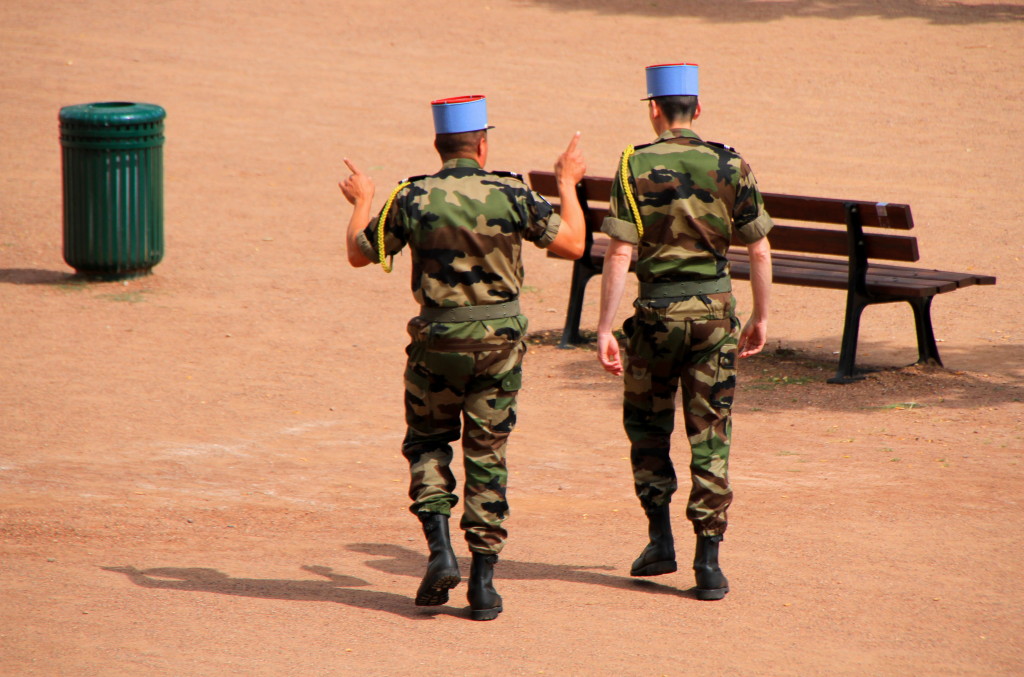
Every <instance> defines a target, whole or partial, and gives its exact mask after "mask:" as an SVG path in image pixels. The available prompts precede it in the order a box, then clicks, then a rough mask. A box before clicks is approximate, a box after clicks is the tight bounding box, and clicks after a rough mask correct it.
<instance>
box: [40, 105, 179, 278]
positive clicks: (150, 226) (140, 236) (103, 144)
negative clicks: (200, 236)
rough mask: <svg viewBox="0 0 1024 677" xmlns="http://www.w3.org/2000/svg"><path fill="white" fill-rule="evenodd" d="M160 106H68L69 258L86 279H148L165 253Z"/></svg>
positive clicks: (64, 148)
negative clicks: (141, 276) (148, 275)
mask: <svg viewBox="0 0 1024 677" xmlns="http://www.w3.org/2000/svg"><path fill="white" fill-rule="evenodd" d="M165 117H166V112H165V111H164V109H163V108H161V107H160V106H156V105H153V104H147V103H128V102H122V101H111V102H105V103H88V104H82V105H77V106H65V107H64V108H61V109H60V143H61V152H62V165H63V182H64V260H65V261H67V263H68V265H69V266H71V267H72V268H74V269H75V270H76V271H78V272H79V273H80V274H82V275H86V276H88V277H97V278H103V279H118V278H125V277H134V276H137V275H145V274H146V273H148V272H150V270H151V269H152V268H153V266H155V265H156V264H157V263H159V262H160V260H161V259H162V258H163V255H164V196H163V145H164V118H165Z"/></svg>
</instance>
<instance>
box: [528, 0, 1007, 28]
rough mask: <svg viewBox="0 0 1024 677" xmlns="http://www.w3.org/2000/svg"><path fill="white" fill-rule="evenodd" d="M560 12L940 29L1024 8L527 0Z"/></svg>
mask: <svg viewBox="0 0 1024 677" xmlns="http://www.w3.org/2000/svg"><path fill="white" fill-rule="evenodd" d="M532 2H533V3H534V4H538V5H549V6H550V7H551V8H552V9H554V10H559V11H590V12H597V13H599V14H634V15H642V16H653V17H663V18H665V19H679V18H685V17H689V18H695V19H702V20H704V21H710V22H721V23H740V22H751V21H762V22H763V21H778V20H781V19H788V18H794V17H795V18H814V19H835V20H837V21H841V20H843V19H853V18H857V17H876V18H881V19H907V18H912V19H924V20H926V21H928V22H930V23H934V24H940V25H957V24H977V23H993V22H1011V21H1024V7H1021V6H1020V5H1014V4H1009V3H1002V2H989V3H979V4H970V5H966V4H964V3H960V2H949V1H948V0H890V1H888V2H884V1H883V2H879V0H773V1H772V2H765V1H764V0H732V2H720V1H718V0H532Z"/></svg>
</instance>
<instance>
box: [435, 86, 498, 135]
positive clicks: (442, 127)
mask: <svg viewBox="0 0 1024 677" xmlns="http://www.w3.org/2000/svg"><path fill="white" fill-rule="evenodd" d="M430 108H431V110H432V111H433V113H434V133H435V134H459V133H461V132H475V131H477V130H480V129H490V127H488V126H487V99H486V98H484V96H483V95H482V94H472V95H470V96H454V97H451V98H449V99H438V100H437V101H431V102H430Z"/></svg>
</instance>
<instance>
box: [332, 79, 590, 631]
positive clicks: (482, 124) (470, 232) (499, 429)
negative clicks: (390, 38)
mask: <svg viewBox="0 0 1024 677" xmlns="http://www.w3.org/2000/svg"><path fill="white" fill-rule="evenodd" d="M432 110H433V113H434V126H435V132H436V137H435V142H434V146H435V148H436V149H437V151H438V153H439V154H440V156H441V160H442V163H443V164H442V166H441V170H440V171H438V172H437V173H435V174H432V175H430V176H418V177H415V178H412V179H408V180H407V181H404V182H402V183H401V184H400V185H399V187H398V188H397V189H396V190H395V192H394V193H392V195H391V197H390V199H389V200H388V202H387V203H386V204H385V206H384V207H383V209H382V210H381V213H380V215H379V216H378V217H377V218H375V219H373V220H372V221H369V225H367V221H368V220H369V214H370V201H371V199H372V197H373V184H372V182H370V180H369V179H368V178H367V177H366V176H365V175H364V174H362V173H361V172H360V171H359V170H357V169H356V168H355V166H354V165H353V164H352V163H351V162H349V161H348V160H347V159H346V160H345V162H346V164H347V165H348V167H349V169H350V170H351V171H352V176H350V177H349V178H348V179H347V180H346V181H344V182H342V183H341V184H340V185H341V189H342V192H343V193H344V194H345V197H346V198H347V199H348V200H349V201H350V202H352V204H353V205H354V206H355V210H354V212H353V215H352V219H351V221H350V223H349V229H348V236H347V245H348V258H349V262H350V263H351V264H352V265H354V266H363V265H366V264H368V263H370V262H372V261H380V262H381V263H382V265H384V266H385V268H386V269H389V267H388V265H387V264H386V263H385V257H386V256H394V254H395V253H397V252H399V251H400V250H401V249H403V248H404V247H406V246H408V247H409V250H410V251H411V254H412V292H413V296H414V297H415V298H416V301H417V303H419V305H420V307H421V308H420V313H419V315H418V316H417V317H414V318H412V320H410V321H409V324H408V332H409V335H410V339H411V340H410V342H409V345H408V347H407V348H406V353H407V355H408V361H407V363H406V369H405V416H406V423H407V426H408V427H407V431H406V435H405V441H404V442H403V444H402V453H403V455H404V456H405V458H406V459H407V460H408V461H409V469H410V475H411V480H410V486H409V497H410V498H411V499H412V501H413V502H412V506H411V508H410V509H411V511H412V512H413V514H415V515H417V516H418V517H419V518H420V521H421V522H422V524H423V530H424V533H425V535H426V537H427V545H428V548H429V550H430V556H429V560H428V563H427V571H426V574H425V575H424V577H423V580H422V581H421V583H420V586H419V589H418V591H417V593H416V604H417V605H420V606H434V605H439V604H444V603H445V602H447V601H448V590H449V589H451V588H453V587H455V586H456V585H457V584H458V582H459V580H460V573H459V568H458V561H457V560H456V558H455V553H454V552H453V550H452V547H451V541H450V537H449V533H448V518H449V516H450V515H451V511H452V508H453V507H454V506H455V504H456V503H457V502H458V500H459V499H458V496H457V495H456V494H455V493H453V492H454V491H455V484H456V483H455V476H454V475H453V473H452V471H451V468H450V465H451V462H452V455H453V454H452V447H451V443H452V442H454V441H456V440H458V439H459V438H460V437H461V439H462V453H463V462H464V469H465V486H464V490H463V493H464V499H465V500H464V505H463V514H462V520H461V527H462V529H463V530H465V535H466V541H467V543H468V545H469V549H470V551H471V553H472V567H471V570H470V577H469V590H468V598H469V603H470V608H471V616H472V618H474V619H476V620H491V619H493V618H496V617H497V615H498V614H499V613H500V612H501V611H502V600H501V597H500V596H499V595H498V594H497V592H496V591H495V589H494V586H493V569H494V563H495V562H496V561H497V558H498V553H499V552H501V549H502V546H503V545H504V543H505V538H506V530H505V528H504V527H503V526H502V524H503V522H504V521H505V519H506V517H507V516H508V512H509V507H508V502H507V500H506V495H505V488H506V485H507V479H508V469H507V466H506V461H505V448H506V444H507V442H508V437H509V435H510V434H511V432H512V429H513V427H514V426H515V423H516V395H517V393H518V391H519V389H520V387H521V384H522V361H523V355H524V354H525V353H526V344H525V342H524V341H523V337H524V336H525V334H526V327H527V320H526V317H525V316H523V315H522V313H521V312H520V308H519V292H520V290H521V288H522V284H523V273H524V270H523V251H522V248H523V243H524V241H526V242H531V243H533V244H534V245H536V246H538V247H547V248H549V249H551V250H552V251H554V252H556V253H558V254H559V255H562V256H567V257H569V258H579V256H580V254H581V253H582V252H583V237H584V222H583V212H582V210H581V208H580V205H579V202H578V200H577V198H576V192H575V185H576V183H577V182H578V181H579V180H580V179H581V178H582V176H583V172H584V170H585V165H584V162H583V156H582V154H581V153H580V151H579V150H578V149H577V144H578V142H579V134H578V133H577V135H576V136H575V137H573V139H572V141H571V142H570V144H569V147H568V149H567V150H566V151H565V152H564V153H563V154H562V155H561V156H560V157H559V159H558V161H557V162H556V164H555V171H556V174H557V175H558V182H559V190H560V193H561V200H562V213H561V217H560V216H559V215H558V214H556V213H554V211H553V209H552V207H551V205H550V204H548V202H547V201H546V200H544V198H542V197H541V196H540V195H538V194H537V193H535V192H533V191H532V190H530V189H529V188H528V187H527V186H526V185H525V184H524V183H523V181H522V179H521V177H519V176H517V175H514V174H509V173H505V172H488V171H485V170H484V169H483V165H484V163H485V162H486V160H487V148H488V146H487V144H488V141H487V129H489V128H488V126H487V113H486V99H484V97H482V96H471V97H458V98H455V99H444V100H440V101H435V102H433V103H432Z"/></svg>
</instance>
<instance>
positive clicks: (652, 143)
mask: <svg viewBox="0 0 1024 677" xmlns="http://www.w3.org/2000/svg"><path fill="white" fill-rule="evenodd" d="M656 143H658V142H657V141H652V142H651V143H641V144H640V145H639V146H633V150H640V149H641V148H647V147H648V146H653V145H654V144H656Z"/></svg>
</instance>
